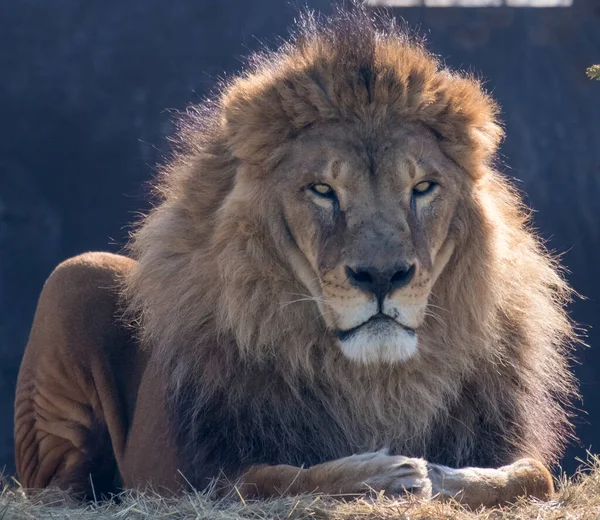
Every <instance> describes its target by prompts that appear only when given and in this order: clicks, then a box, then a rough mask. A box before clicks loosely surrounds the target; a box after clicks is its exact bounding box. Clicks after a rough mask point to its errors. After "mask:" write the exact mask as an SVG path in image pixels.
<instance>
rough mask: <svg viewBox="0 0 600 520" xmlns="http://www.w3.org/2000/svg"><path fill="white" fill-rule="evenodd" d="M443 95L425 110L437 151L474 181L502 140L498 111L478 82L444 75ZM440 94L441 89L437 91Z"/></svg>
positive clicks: (480, 174)
mask: <svg viewBox="0 0 600 520" xmlns="http://www.w3.org/2000/svg"><path fill="white" fill-rule="evenodd" d="M444 78H445V79H446V83H445V84H444V89H443V94H440V95H439V100H437V101H436V102H434V103H432V104H431V105H429V106H427V107H426V108H425V109H424V118H425V121H426V122H427V123H428V125H429V126H430V127H432V128H434V129H435V131H436V134H439V135H441V139H439V142H440V147H441V148H442V150H443V151H444V153H445V154H446V155H448V156H449V157H451V158H452V159H453V160H454V161H455V162H456V163H458V164H459V165H460V166H462V167H463V168H464V169H465V171H467V172H468V173H469V174H470V175H471V176H472V177H473V178H474V179H479V178H482V177H483V176H485V174H486V172H488V171H489V167H490V164H491V163H492V162H493V159H494V156H495V154H496V152H497V150H498V147H499V146H500V143H501V142H502V139H503V137H504V130H503V129H502V127H501V126H500V124H499V122H498V113H499V107H498V105H497V104H496V102H495V101H494V100H493V99H492V98H491V96H489V95H488V94H487V93H486V92H485V91H484V90H483V88H482V86H481V84H480V82H479V81H477V80H475V79H473V78H470V77H461V76H458V75H455V74H451V73H447V74H446V75H445V76H444ZM440 90H442V89H440Z"/></svg>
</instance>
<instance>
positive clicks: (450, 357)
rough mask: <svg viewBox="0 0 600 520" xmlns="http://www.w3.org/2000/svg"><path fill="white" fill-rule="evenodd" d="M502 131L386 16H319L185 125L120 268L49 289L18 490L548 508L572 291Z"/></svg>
mask: <svg viewBox="0 0 600 520" xmlns="http://www.w3.org/2000/svg"><path fill="white" fill-rule="evenodd" d="M498 111H499V109H498V106H497V105H496V103H495V102H494V100H493V99H492V98H491V97H490V96H489V95H488V94H487V93H486V92H485V91H484V89H483V87H482V85H481V83H480V82H479V81H478V80H477V79H475V78H473V77H471V76H468V75H465V74H463V73H460V72H456V71H452V70H449V69H448V68H446V67H445V66H443V65H442V64H441V63H440V62H439V61H438V60H437V58H436V57H434V56H433V55H432V54H431V53H430V52H428V51H427V50H426V48H425V46H424V44H423V43H422V42H421V41H420V40H418V39H417V38H416V37H415V36H413V35H411V34H410V33H408V32H407V31H406V30H405V29H403V28H400V27H398V26H396V25H395V24H394V23H393V21H392V20H391V19H390V18H387V17H385V16H381V17H379V18H375V19H374V18H373V17H372V15H371V14H369V13H367V12H365V11H364V10H362V9H361V8H355V9H354V10H352V9H350V10H347V11H344V10H340V11H338V12H336V13H335V14H334V15H332V16H331V17H330V18H327V19H323V20H316V19H315V18H314V17H313V16H311V15H310V14H306V15H305V16H304V17H303V18H302V20H301V21H300V22H299V24H298V27H297V28H296V32H295V33H294V35H293V36H292V37H291V39H290V41H289V42H288V43H286V44H285V45H283V46H282V47H281V48H280V49H278V50H276V51H270V52H266V51H265V52H264V53H262V54H261V55H258V56H255V57H254V58H253V59H252V60H251V61H250V63H249V65H248V68H247V69H246V70H245V71H244V72H243V73H242V74H240V75H238V76H237V77H235V78H234V79H232V80H231V81H229V82H228V83H227V84H226V85H224V86H223V87H222V88H221V90H219V91H218V93H217V95H216V97H215V98H214V100H213V101H207V102H206V103H204V104H203V105H201V106H199V107H196V108H193V109H190V110H189V111H188V114H187V115H186V116H185V117H184V118H183V123H182V125H181V129H180V132H179V135H180V143H181V146H179V147H178V148H177V149H176V151H175V152H174V155H173V158H172V159H171V160H170V162H169V163H168V164H167V165H166V166H164V167H163V171H162V173H161V175H160V177H159V179H158V181H157V184H156V188H157V189H156V192H157V197H158V201H157V203H156V205H155V206H154V209H152V210H151V211H150V212H149V214H148V215H147V216H146V217H145V218H144V219H143V221H142V222H141V224H140V225H139V227H138V228H137V230H136V231H135V232H134V233H133V235H132V238H131V243H130V246H129V248H128V250H127V251H128V255H129V257H126V256H120V255H113V254H109V253H87V254H84V255H81V256H78V257H75V258H73V259H70V260H67V261H66V262H64V263H63V264H61V265H60V266H59V267H58V268H57V269H56V270H55V272H54V273H53V274H52V275H51V276H50V278H49V279H48V281H47V283H46V284H45V286H44V289H43V291H42V294H41V296H40V300H39V304H38V308H37V311H36V315H35V319H34V323H33V327H32V331H31V336H30V339H29V343H28V345H27V348H26V351H25V355H24V359H23V363H22V366H21V369H20V373H19V379H18V385H17V393H16V412H15V440H16V463H17V468H18V475H19V478H20V481H21V483H22V484H23V485H24V486H25V487H27V488H42V487H46V486H59V487H61V488H68V489H72V490H74V491H76V492H78V493H80V494H82V495H84V496H85V495H87V496H91V493H92V492H93V493H95V495H97V496H99V495H100V494H108V493H110V492H116V491H118V490H119V489H123V488H145V487H148V486H150V487H152V488H153V489H154V490H156V491H158V492H161V493H165V494H176V493H179V492H181V491H182V490H184V489H186V488H188V487H189V486H192V487H194V488H196V489H205V488H206V487H207V486H209V485H212V486H213V488H214V490H215V492H216V493H227V492H229V491H230V490H231V489H233V487H234V486H235V487H236V489H237V491H238V492H239V493H240V494H241V495H242V496H245V497H251V498H252V497H253V498H263V497H273V496H279V495H282V494H285V495H289V494H299V493H312V492H318V493H328V494H342V495H344V496H361V495H365V494H367V493H370V492H376V493H379V492H383V493H385V494H388V495H390V496H396V495H400V494H403V493H407V492H408V493H414V494H415V495H417V496H420V497H423V498H429V497H432V496H435V497H441V498H446V497H453V498H456V499H458V500H461V501H462V502H463V503H465V504H468V505H470V506H473V507H476V506H479V505H486V506H488V505H495V504H500V503H508V502H511V501H514V500H515V499H516V498H517V497H518V496H521V495H529V496H534V497H538V498H546V497H548V496H549V495H550V494H551V493H552V492H553V481H552V477H551V474H550V472H549V469H548V468H550V467H551V465H552V464H553V463H555V462H556V461H557V460H558V457H559V456H560V454H561V452H562V450H563V449H564V447H565V443H566V442H567V440H568V439H569V438H570V437H571V436H572V428H571V426H570V423H569V411H568V410H569V406H570V404H569V403H570V402H571V401H572V399H573V397H574V396H575V395H576V385H575V382H574V380H573V377H572V375H571V372H570V367H569V359H570V352H571V347H572V345H573V344H574V342H575V341H576V335H575V334H574V328H573V325H572V323H571V321H570V319H569V318H568V315H567V314H566V311H565V309H564V307H565V304H566V303H567V302H568V301H569V299H570V297H571V290H570V288H569V286H568V284H567V282H566V281H565V279H564V276H563V275H562V271H561V267H560V264H559V262H558V261H557V260H556V259H555V258H554V257H553V256H552V255H551V254H550V253H548V252H547V251H546V250H545V249H544V246H543V245H542V243H541V241H540V239H539V238H538V237H537V236H536V233H535V232H534V230H533V229H532V227H531V224H530V221H529V212H528V210H527V209H526V208H525V206H524V205H523V203H522V201H521V198H520V196H519V194H518V192H517V191H516V190H515V189H514V188H513V187H512V184H511V182H510V181H509V180H508V179H507V178H506V177H505V176H504V175H503V174H501V173H500V172H498V171H497V170H496V168H495V167H494V164H495V157H496V151H497V148H498V146H499V143H500V141H501V139H502V136H503V131H502V129H501V126H500V123H499V121H498Z"/></svg>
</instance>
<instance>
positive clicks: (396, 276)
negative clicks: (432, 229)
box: [346, 262, 415, 302]
mask: <svg viewBox="0 0 600 520" xmlns="http://www.w3.org/2000/svg"><path fill="white" fill-rule="evenodd" d="M346 274H347V275H348V280H349V282H350V283H351V284H352V285H353V286H354V287H357V288H359V289H361V290H363V291H365V292H369V293H372V294H374V295H375V296H376V297H377V299H378V300H379V301H380V302H381V301H383V299H384V298H385V297H386V295H387V294H388V293H390V292H391V291H393V290H394V289H399V288H400V287H404V286H405V285H408V284H409V283H410V281H411V280H412V279H413V277H414V275H415V264H408V263H406V262H403V263H399V264H396V265H394V266H393V267H391V268H390V269H385V270H382V269H378V268H376V267H370V266H361V267H355V268H352V267H348V266H346Z"/></svg>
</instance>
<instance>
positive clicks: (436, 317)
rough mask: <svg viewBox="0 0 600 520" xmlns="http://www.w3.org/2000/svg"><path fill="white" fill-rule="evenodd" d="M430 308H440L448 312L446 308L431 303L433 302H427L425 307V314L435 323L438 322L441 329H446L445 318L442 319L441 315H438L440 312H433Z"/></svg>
mask: <svg viewBox="0 0 600 520" xmlns="http://www.w3.org/2000/svg"><path fill="white" fill-rule="evenodd" d="M432 309H437V310H441V311H444V312H446V313H447V312H448V309H445V308H444V307H440V306H438V305H433V304H427V307H425V316H428V317H430V318H431V319H433V320H435V321H436V323H438V325H440V326H441V327H442V328H443V329H446V320H444V318H443V317H442V316H440V314H438V313H437V312H435V311H434V310H432Z"/></svg>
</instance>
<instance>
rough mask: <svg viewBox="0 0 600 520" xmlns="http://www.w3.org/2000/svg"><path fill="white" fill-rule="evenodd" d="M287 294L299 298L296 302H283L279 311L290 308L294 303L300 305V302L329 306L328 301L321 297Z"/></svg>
mask: <svg viewBox="0 0 600 520" xmlns="http://www.w3.org/2000/svg"><path fill="white" fill-rule="evenodd" d="M285 294H287V295H289V296H299V298H296V299H295V300H290V301H287V302H283V303H282V304H281V305H280V306H279V310H282V309H285V308H286V307H288V306H289V305H292V304H293V303H300V302H311V301H312V302H315V303H317V304H321V305H327V300H326V299H325V298H322V297H320V296H313V295H311V294H301V293H285Z"/></svg>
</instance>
